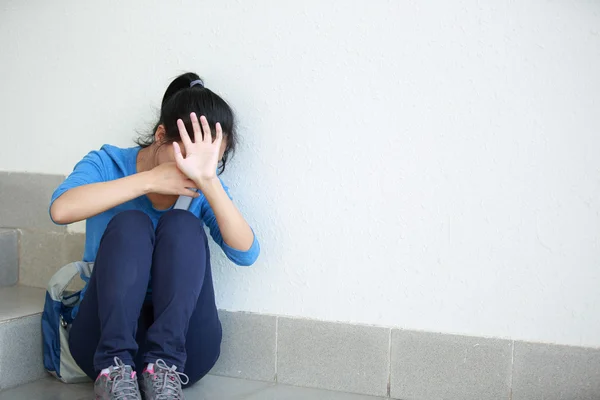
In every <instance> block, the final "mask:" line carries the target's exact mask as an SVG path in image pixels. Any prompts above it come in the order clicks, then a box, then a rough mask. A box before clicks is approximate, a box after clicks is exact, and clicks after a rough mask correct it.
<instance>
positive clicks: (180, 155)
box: [50, 73, 260, 400]
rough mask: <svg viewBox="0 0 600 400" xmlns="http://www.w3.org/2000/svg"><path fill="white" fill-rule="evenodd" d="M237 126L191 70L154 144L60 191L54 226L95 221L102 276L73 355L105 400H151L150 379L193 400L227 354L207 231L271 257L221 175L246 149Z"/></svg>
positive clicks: (159, 393)
mask: <svg viewBox="0 0 600 400" xmlns="http://www.w3.org/2000/svg"><path fill="white" fill-rule="evenodd" d="M198 116H199V118H198ZM234 122H235V121H234V114H233V112H232V110H231V108H230V107H229V105H228V104H227V103H226V102H225V101H224V100H223V99H222V98H221V97H219V96H218V95H216V94H215V93H213V92H212V91H211V90H209V89H207V88H205V87H204V84H203V82H202V80H200V78H199V77H198V75H196V74H194V73H186V74H183V75H181V76H179V77H178V78H176V79H175V80H174V81H173V82H172V83H171V84H170V85H169V87H168V88H167V91H166V93H165V95H164V97H163V100H162V105H161V111H160V118H159V121H158V122H157V124H156V127H155V129H154V131H153V132H152V134H151V135H150V136H149V137H146V138H141V139H140V140H139V141H138V145H139V146H137V147H133V148H125V149H123V148H117V147H114V146H110V145H105V146H103V147H102V148H101V149H100V150H98V151H92V152H91V153H89V154H88V155H87V156H85V157H84V158H83V160H81V161H80V162H79V163H78V164H77V165H76V166H75V169H74V171H73V172H72V173H71V174H70V175H69V177H67V179H66V180H65V181H64V182H63V183H62V184H61V185H60V186H59V187H58V188H57V189H56V191H55V193H54V195H53V196H52V200H51V205H50V215H51V217H52V219H53V221H54V222H56V223H58V224H70V223H73V222H76V221H81V220H84V219H85V220H87V221H86V242H85V253H84V261H89V262H94V270H93V273H92V276H91V278H90V281H89V283H88V285H87V286H86V288H85V289H84V296H83V301H82V302H81V305H80V307H79V311H78V313H77V316H76V317H75V320H74V321H73V325H72V327H71V331H70V334H69V348H70V350H71V353H72V355H73V357H74V359H75V361H76V362H77V364H78V365H79V366H80V367H81V369H82V370H83V371H85V373H86V374H87V375H89V376H90V377H91V378H92V379H95V384H94V391H95V394H96V399H97V400H133V399H141V394H140V390H139V387H138V378H137V376H138V375H141V380H140V383H141V388H142V391H143V392H144V394H145V398H146V399H147V400H155V399H156V400H158V399H175V400H179V399H183V395H182V384H184V385H185V384H190V385H191V384H193V383H195V382H197V381H198V380H200V379H201V378H202V377H203V376H204V375H205V374H206V373H207V372H208V371H209V370H210V369H211V368H212V367H213V365H214V364H215V362H216V361H217V358H218V357H219V349H220V343H221V324H220V322H219V318H218V315H217V308H216V305H215V295H214V290H213V283H212V275H211V268H210V254H209V250H208V242H207V238H206V234H205V232H204V224H206V225H207V226H208V228H209V230H210V234H211V236H212V238H213V239H214V240H215V242H216V243H217V244H219V245H220V246H221V248H222V249H223V251H224V252H225V254H226V255H227V257H229V259H231V260H232V261H233V262H234V263H236V264H238V265H251V264H252V263H254V261H255V260H256V258H257V257H258V254H259V251H260V250H259V245H258V241H257V240H256V238H255V236H254V232H253V231H252V229H251V228H250V226H249V225H248V223H247V222H246V221H245V220H244V218H243V216H242V215H241V214H240V212H239V211H238V209H237V208H236V207H235V205H234V204H233V202H232V201H231V198H230V196H229V194H228V190H227V187H226V186H224V185H223V183H222V182H221V180H220V179H219V178H218V177H217V170H219V172H222V171H223V170H224V169H225V165H226V162H227V160H228V158H229V156H230V155H231V153H232V151H233V150H234V148H235V144H236V134H235V129H234V128H235V123H234ZM179 196H189V197H192V198H193V200H192V202H191V204H190V205H189V207H188V208H187V210H182V209H174V205H175V203H176V201H177V199H178V198H179ZM182 199H183V198H182ZM184 371H185V374H183V372H184Z"/></svg>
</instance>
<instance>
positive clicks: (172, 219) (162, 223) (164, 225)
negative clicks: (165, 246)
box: [156, 210, 205, 236]
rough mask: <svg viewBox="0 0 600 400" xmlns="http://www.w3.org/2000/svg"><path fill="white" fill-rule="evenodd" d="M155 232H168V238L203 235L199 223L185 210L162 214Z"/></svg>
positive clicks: (202, 229)
mask: <svg viewBox="0 0 600 400" xmlns="http://www.w3.org/2000/svg"><path fill="white" fill-rule="evenodd" d="M156 232H157V233H158V232H163V233H165V232H168V235H169V236H177V235H189V234H199V235H202V236H204V235H205V234H204V228H203V226H202V223H201V221H200V220H199V219H198V218H197V217H196V216H195V215H194V214H192V213H191V212H189V211H187V210H170V211H167V212H166V213H164V214H163V216H162V217H160V220H159V221H158V226H157V228H156Z"/></svg>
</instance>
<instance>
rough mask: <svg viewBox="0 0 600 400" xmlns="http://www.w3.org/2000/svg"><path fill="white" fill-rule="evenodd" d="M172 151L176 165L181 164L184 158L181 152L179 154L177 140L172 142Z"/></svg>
mask: <svg viewBox="0 0 600 400" xmlns="http://www.w3.org/2000/svg"><path fill="white" fill-rule="evenodd" d="M180 121H181V120H180ZM173 153H174V154H175V163H177V165H178V166H180V165H182V164H181V163H183V160H184V158H183V154H181V148H180V147H179V143H177V142H173Z"/></svg>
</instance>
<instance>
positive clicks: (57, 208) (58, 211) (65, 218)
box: [50, 201, 73, 225]
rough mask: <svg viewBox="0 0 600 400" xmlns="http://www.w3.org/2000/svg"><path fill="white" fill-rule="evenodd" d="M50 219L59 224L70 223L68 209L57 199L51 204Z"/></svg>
mask: <svg viewBox="0 0 600 400" xmlns="http://www.w3.org/2000/svg"><path fill="white" fill-rule="evenodd" d="M50 219H52V222H54V223H55V224H57V225H67V224H70V223H71V222H73V221H71V219H70V216H69V214H68V210H67V209H66V208H65V207H63V206H61V205H60V202H58V201H55V202H54V203H52V205H51V206H50Z"/></svg>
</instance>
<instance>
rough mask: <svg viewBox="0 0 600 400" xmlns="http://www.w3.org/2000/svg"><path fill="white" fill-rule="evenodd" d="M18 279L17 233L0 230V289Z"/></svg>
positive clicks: (12, 230) (13, 230)
mask: <svg viewBox="0 0 600 400" xmlns="http://www.w3.org/2000/svg"><path fill="white" fill-rule="evenodd" d="M18 279H19V231H17V230H16V229H4V228H0V287H5V286H12V285H15V284H16V283H17V280H18Z"/></svg>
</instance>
